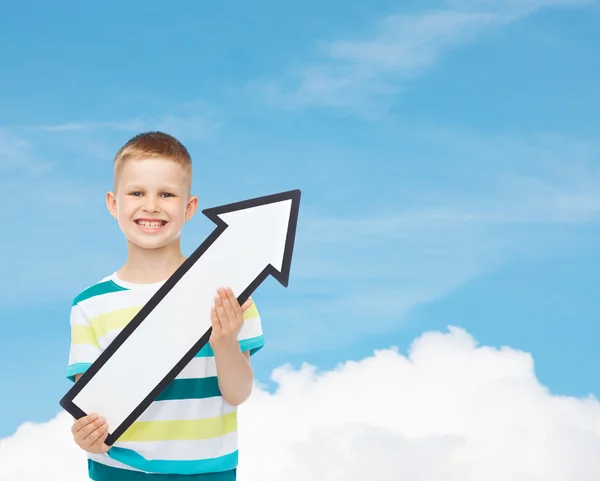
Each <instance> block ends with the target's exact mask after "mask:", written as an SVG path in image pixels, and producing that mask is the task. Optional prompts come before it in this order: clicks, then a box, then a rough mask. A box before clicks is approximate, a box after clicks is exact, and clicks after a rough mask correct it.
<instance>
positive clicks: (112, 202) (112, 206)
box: [106, 192, 119, 219]
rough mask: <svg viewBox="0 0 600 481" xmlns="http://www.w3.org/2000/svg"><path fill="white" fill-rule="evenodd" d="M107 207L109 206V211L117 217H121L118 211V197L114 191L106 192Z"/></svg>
mask: <svg viewBox="0 0 600 481" xmlns="http://www.w3.org/2000/svg"><path fill="white" fill-rule="evenodd" d="M106 207H108V211H109V212H110V214H111V215H112V216H113V217H114V218H115V219H118V218H119V214H118V212H117V198H116V196H115V194H114V193H113V192H107V193H106Z"/></svg>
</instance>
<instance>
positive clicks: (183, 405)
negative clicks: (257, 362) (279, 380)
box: [67, 132, 264, 481]
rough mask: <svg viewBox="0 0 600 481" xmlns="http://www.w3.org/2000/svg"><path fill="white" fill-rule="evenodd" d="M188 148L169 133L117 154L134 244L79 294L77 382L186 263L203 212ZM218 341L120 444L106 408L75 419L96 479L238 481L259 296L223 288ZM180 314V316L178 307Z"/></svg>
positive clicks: (139, 140)
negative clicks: (189, 226) (190, 236)
mask: <svg viewBox="0 0 600 481" xmlns="http://www.w3.org/2000/svg"><path fill="white" fill-rule="evenodd" d="M191 186H192V161H191V158H190V155H189V153H188V151H187V149H186V148H185V147H184V146H183V145H182V144H181V143H180V142H179V141H178V140H177V139H175V138H174V137H172V136H170V135H168V134H165V133H162V132H146V133H142V134H139V135H137V136H135V137H133V138H132V139H131V140H129V141H128V142H127V143H126V144H125V145H124V146H123V147H122V148H121V149H120V150H119V151H118V152H117V154H116V156H115V159H114V186H113V191H111V192H108V193H107V194H106V204H107V207H108V210H109V212H110V213H111V214H112V215H113V217H115V219H117V221H118V225H119V227H120V229H121V231H122V232H123V234H124V236H125V238H126V242H127V259H126V261H125V263H124V264H123V266H122V267H121V268H120V269H119V270H117V271H115V272H112V273H111V274H110V275H108V276H106V277H104V278H103V279H101V280H100V281H99V282H98V283H96V284H94V285H92V286H90V287H88V288H87V289H85V290H84V291H83V292H81V293H80V294H79V295H78V296H77V297H75V299H74V300H73V305H72V308H71V318H70V324H71V345H70V353H69V366H68V368H67V377H68V378H69V379H70V380H72V381H74V382H77V380H78V379H79V378H80V377H81V375H82V374H83V373H84V372H85V371H86V369H87V368H88V367H89V366H90V365H91V364H92V363H93V362H94V361H95V360H96V359H97V358H98V356H99V355H100V354H101V352H102V351H103V350H105V349H106V347H107V346H108V345H109V344H110V343H111V342H112V340H113V339H114V338H115V337H116V336H117V335H118V334H119V332H120V331H121V330H122V329H123V328H124V327H125V326H126V325H127V323H128V322H129V321H130V320H131V319H132V318H133V317H134V316H135V314H136V313H137V312H138V311H139V310H140V309H141V308H142V306H143V305H144V304H145V303H146V302H147V301H148V300H149V299H150V298H151V297H152V296H153V295H154V293H156V291H157V290H158V289H159V288H160V287H161V286H162V285H163V284H164V282H165V281H166V280H167V279H168V278H169V277H170V276H171V275H172V274H173V273H174V272H175V271H176V270H177V268H179V266H181V264H182V263H183V262H184V261H185V259H186V258H185V256H184V255H183V254H182V252H181V247H180V234H181V231H182V228H183V226H184V224H185V223H186V222H188V221H189V220H190V219H191V218H192V217H193V215H194V214H195V212H196V208H197V204H198V199H197V197H195V196H192V195H191ZM210 314H211V322H212V334H211V337H210V340H209V343H208V344H207V345H206V346H204V347H203V348H202V349H201V350H200V351H199V352H198V354H197V355H196V357H194V359H193V360H192V361H191V362H190V363H189V364H188V365H187V366H186V367H185V368H184V369H183V370H182V371H181V372H180V374H179V375H178V376H177V378H176V379H174V380H173V382H172V383H171V384H170V385H169V386H167V388H165V390H164V391H163V392H162V393H161V394H160V395H159V397H158V398H157V399H156V400H155V401H154V402H153V403H152V404H151V405H150V406H149V407H148V409H146V411H145V412H144V413H143V414H142V415H141V416H140V417H139V418H138V419H137V420H136V422H135V423H133V424H132V425H131V426H130V427H129V429H128V430H127V431H125V433H123V435H122V436H121V437H120V438H119V439H118V440H117V442H116V443H115V444H114V445H113V446H107V445H106V444H104V441H105V440H106V436H107V434H108V426H106V422H105V420H104V419H103V418H102V417H101V415H102V413H92V414H90V415H88V416H85V417H83V418H81V419H79V420H77V421H75V422H74V423H73V426H72V428H71V431H72V434H73V438H74V441H75V442H76V443H77V445H78V446H79V447H80V448H82V449H83V450H85V451H86V452H87V457H88V473H89V477H90V479H93V480H94V481H144V480H152V481H172V480H175V479H178V480H179V479H181V480H182V481H183V480H185V481H208V480H210V481H231V480H235V479H236V468H237V461H238V457H237V454H238V446H237V439H238V438H237V417H236V415H237V406H239V405H240V404H242V403H243V402H244V401H245V400H246V399H247V398H248V397H249V396H250V394H251V392H252V386H253V380H254V375H253V371H252V367H251V365H250V361H249V359H250V355H251V354H254V353H255V352H257V351H258V350H259V349H261V348H262V347H263V344H264V339H263V335H262V326H261V320H260V317H259V314H258V311H257V309H256V306H255V305H254V304H253V302H252V300H251V299H248V301H246V302H245V303H244V305H242V306H240V305H239V303H238V302H237V299H236V297H235V295H234V293H233V292H231V289H229V288H228V287H227V286H224V288H220V289H219V290H218V292H216V293H215V301H214V306H213V307H212V309H211V313H210ZM173 315H174V316H176V315H177V312H173Z"/></svg>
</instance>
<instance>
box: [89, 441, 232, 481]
mask: <svg viewBox="0 0 600 481" xmlns="http://www.w3.org/2000/svg"><path fill="white" fill-rule="evenodd" d="M108 455H109V456H110V457H111V458H113V459H115V460H117V461H120V462H121V463H124V464H127V465H129V466H131V467H133V468H136V469H141V470H142V471H148V472H152V473H162V474H165V475H166V476H160V474H151V475H146V476H144V474H143V473H137V477H134V476H136V474H134V473H135V471H128V472H127V473H125V472H124V471H125V470H123V469H117V468H112V467H108V466H106V465H103V464H102V465H101V464H99V463H95V464H94V463H93V462H92V464H91V466H92V468H91V469H92V470H93V471H94V473H93V474H92V473H90V477H91V478H92V479H94V480H95V481H105V480H106V481H142V480H144V481H145V480H149V479H152V480H161V481H164V480H168V481H175V480H180V479H181V476H179V475H182V474H185V475H187V476H186V477H185V479H186V480H191V479H193V480H194V481H196V480H197V481H201V480H202V481H209V480H210V481H234V480H235V479H236V472H235V469H236V468H237V465H238V452H237V451H234V452H233V453H231V454H226V455H225V456H219V457H218V458H209V459H199V460H190V461H168V460H165V461H163V460H158V459H157V460H154V459H152V460H149V459H146V458H144V457H143V456H141V455H140V454H138V453H136V452H135V451H132V450H131V449H125V448H118V447H115V446H113V447H111V448H110V449H109V451H108ZM169 475H171V476H169ZM190 475H197V476H193V477H192V478H190V477H188V476H190ZM94 476H96V477H94ZM119 476H123V477H119ZM157 476H158V477H157Z"/></svg>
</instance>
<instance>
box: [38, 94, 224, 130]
mask: <svg viewBox="0 0 600 481" xmlns="http://www.w3.org/2000/svg"><path fill="white" fill-rule="evenodd" d="M144 110H145V111H147V110H148V109H147V108H146V109H144ZM220 126H221V121H220V120H219V118H218V116H217V115H216V112H215V111H214V109H213V108H212V107H211V106H210V105H209V104H207V103H206V102H204V101H202V100H192V101H189V102H186V103H180V104H176V105H173V106H170V108H169V109H167V111H166V112H161V113H160V114H155V115H150V114H145V115H138V116H134V117H130V118H126V119H124V120H111V121H73V122H64V123H58V124H50V125H41V126H32V127H28V128H27V130H28V131H30V132H36V133H40V132H49V133H53V134H76V135H78V136H82V135H84V134H97V135H101V134H104V135H106V134H111V133H113V134H114V133H120V132H125V133H130V134H132V135H133V134H137V133H139V132H144V131H149V130H161V131H165V132H168V133H170V134H172V135H175V136H176V137H182V138H186V139H201V138H205V137H208V136H210V135H212V134H214V133H215V132H216V130H217V129H218V128H220Z"/></svg>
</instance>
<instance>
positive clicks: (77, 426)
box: [71, 414, 110, 454]
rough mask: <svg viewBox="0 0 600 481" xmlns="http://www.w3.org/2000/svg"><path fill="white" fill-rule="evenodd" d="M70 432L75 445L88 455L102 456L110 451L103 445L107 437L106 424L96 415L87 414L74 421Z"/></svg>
mask: <svg viewBox="0 0 600 481" xmlns="http://www.w3.org/2000/svg"><path fill="white" fill-rule="evenodd" d="M71 432H72V433H73V438H74V439H75V443H77V445H78V446H79V447H80V448H81V449H83V450H84V451H87V452H88V453H93V454H104V453H106V452H107V451H108V450H109V449H110V446H107V445H106V444H104V441H105V440H106V437H107V436H108V424H106V421H105V420H104V419H102V418H100V417H98V415H97V414H88V415H87V416H84V417H82V418H80V419H78V420H77V421H75V422H74V423H73V426H72V427H71Z"/></svg>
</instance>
